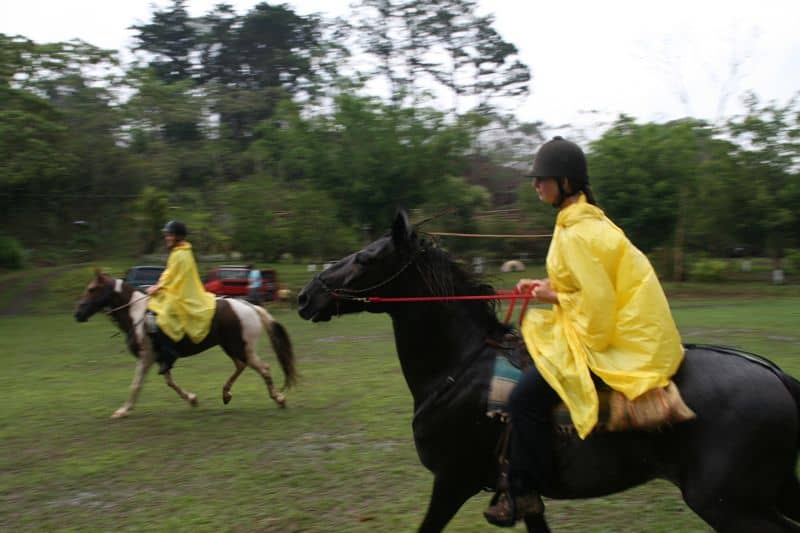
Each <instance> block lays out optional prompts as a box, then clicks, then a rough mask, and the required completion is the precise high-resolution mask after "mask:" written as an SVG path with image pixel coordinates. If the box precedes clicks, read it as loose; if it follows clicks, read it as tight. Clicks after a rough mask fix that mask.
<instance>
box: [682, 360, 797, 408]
mask: <svg viewBox="0 0 800 533" xmlns="http://www.w3.org/2000/svg"><path fill="white" fill-rule="evenodd" d="M673 379H674V381H675V383H676V384H677V385H678V387H679V388H680V391H681V394H682V395H683V398H684V400H685V401H686V403H687V404H688V405H689V406H690V407H691V408H692V409H696V412H697V413H698V416H699V415H700V414H701V413H706V414H707V416H708V415H709V414H711V413H722V412H726V411H731V410H736V409H745V408H752V409H756V410H764V411H767V410H779V411H782V412H788V413H793V414H794V415H795V416H794V417H793V418H797V416H796V415H797V405H796V402H795V401H794V396H793V393H792V391H791V390H790V389H789V387H788V386H787V381H789V380H792V381H793V378H791V377H790V376H788V375H786V374H785V373H784V372H783V371H782V370H781V369H780V368H779V367H778V366H777V365H775V364H774V363H772V362H770V361H769V360H767V359H764V358H763V357H760V356H757V355H754V354H750V353H747V352H743V351H740V350H736V349H733V348H727V347H723V346H711V345H689V346H687V350H686V358H685V360H684V362H683V364H682V365H681V367H680V369H679V370H678V372H677V373H676V374H675V376H674V378H673Z"/></svg>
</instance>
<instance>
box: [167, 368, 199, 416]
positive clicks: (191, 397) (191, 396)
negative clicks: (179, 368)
mask: <svg viewBox="0 0 800 533" xmlns="http://www.w3.org/2000/svg"><path fill="white" fill-rule="evenodd" d="M164 381H166V383H167V385H169V387H170V388H171V389H173V390H174V391H175V392H177V393H178V396H180V397H181V398H183V399H184V400H186V401H187V402H189V405H191V406H192V407H197V395H196V394H195V393H193V392H187V391H185V390H183V389H182V388H181V387H180V385H178V384H177V383H175V381H174V380H173V379H172V371H170V370H167V371H166V372H165V373H164Z"/></svg>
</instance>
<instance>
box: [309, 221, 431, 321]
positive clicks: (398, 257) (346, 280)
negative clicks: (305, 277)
mask: <svg viewBox="0 0 800 533" xmlns="http://www.w3.org/2000/svg"><path fill="white" fill-rule="evenodd" d="M424 249H425V248H424V247H423V246H422V245H421V244H420V243H419V241H418V239H417V236H416V234H415V233H414V231H413V229H412V227H411V225H410V224H409V222H408V216H407V215H406V213H405V212H404V211H399V212H398V213H397V216H396V217H395V220H394V223H393V224H392V230H391V232H389V233H387V234H386V235H384V236H383V237H380V238H379V239H377V240H375V241H373V242H371V243H370V244H368V245H367V246H366V247H364V248H363V249H362V250H359V251H358V252H355V253H353V254H350V255H348V256H347V257H344V258H343V259H340V260H339V261H338V262H337V263H336V264H334V265H332V266H330V267H328V268H326V269H325V270H324V271H322V272H320V273H319V274H317V275H316V276H315V277H314V279H312V280H311V281H310V282H309V283H308V284H307V285H306V286H305V287H304V288H303V290H302V291H300V294H299V295H298V297H297V300H298V305H299V310H298V312H299V313H300V316H301V317H302V318H304V319H306V320H309V319H310V320H312V321H314V322H319V321H327V320H330V319H331V317H332V316H333V315H340V314H346V313H357V312H359V311H364V310H368V311H374V312H382V311H385V308H382V307H381V306H379V305H376V304H369V305H368V304H366V302H365V301H364V299H365V298H366V297H369V296H385V295H398V294H402V292H401V289H402V287H403V286H404V285H403V282H404V281H405V282H406V284H407V278H406V274H407V273H408V270H409V267H410V266H411V265H412V263H413V262H414V261H415V260H416V258H417V257H418V256H419V254H420V253H422V252H423V251H424Z"/></svg>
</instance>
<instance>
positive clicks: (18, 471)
mask: <svg viewBox="0 0 800 533" xmlns="http://www.w3.org/2000/svg"><path fill="white" fill-rule="evenodd" d="M112 266H113V265H112ZM122 266H123V265H118V268H121V267H122ZM296 275H297V276H298V279H299V277H300V274H299V273H297V274H296ZM306 275H308V274H306ZM516 277H518V276H517V275H514V278H513V279H514V280H515V279H516ZM0 281H2V280H1V279H0ZM86 281H88V269H87V268H86V267H80V268H78V269H72V270H67V271H60V272H59V273H58V274H57V275H54V276H53V277H52V278H51V279H49V284H48V289H47V290H46V291H44V292H43V293H42V294H41V295H40V297H39V298H38V299H37V300H36V301H35V302H34V305H33V309H34V310H37V311H40V312H39V313H37V314H26V315H22V316H15V317H2V318H0V364H2V367H3V371H2V372H0V390H3V396H4V400H3V402H2V403H0V530H8V531H11V530H24V531H42V530H59V531H71V530H75V531H78V530H89V531H109V530H123V531H141V530H147V531H187V532H188V531H221V530H222V531H281V532H286V531H289V532H291V531H312V532H317V531H348V532H349V531H355V532H360V531H414V530H415V529H416V527H417V526H418V524H419V522H420V520H421V519H422V516H423V514H424V512H425V509H426V506H427V502H428V497H429V493H430V487H431V482H432V477H431V475H430V473H429V472H428V471H427V470H425V468H424V467H422V466H421V465H420V464H419V461H418V459H417V456H416V452H415V450H414V444H413V440H412V435H411V409H412V405H411V397H410V395H409V393H408V391H407V388H406V386H405V382H404V380H403V377H402V375H401V373H400V368H399V364H398V360H397V357H396V354H395V349H394V341H393V337H392V333H391V327H390V322H389V319H388V317H386V316H384V315H371V314H361V315H357V316H348V317H344V318H342V319H338V320H334V321H332V322H330V323H325V324H311V323H307V322H304V321H301V320H300V319H299V318H298V317H297V316H296V314H295V312H294V310H292V309H290V308H288V307H284V306H278V305H271V307H270V309H271V310H272V311H273V313H274V314H275V316H276V318H277V319H278V320H279V321H280V322H281V323H282V324H284V326H286V328H287V330H288V331H289V334H290V336H291V338H292V341H293V343H294V348H295V353H296V354H297V358H298V368H299V371H300V373H301V381H300V383H299V385H298V386H297V387H296V388H295V389H293V390H291V391H289V393H288V402H289V407H288V408H287V409H285V410H281V409H278V408H277V407H276V406H275V405H274V403H273V402H272V401H271V400H270V399H269V397H268V396H267V393H266V389H265V387H264V384H263V382H262V381H261V379H260V378H259V377H258V376H257V375H256V374H255V373H254V372H252V371H250V370H248V371H246V372H245V373H244V374H243V375H242V376H241V377H240V379H239V381H238V382H237V384H236V385H235V386H234V388H233V394H234V398H233V401H232V402H231V403H230V404H229V405H227V406H225V405H223V404H222V401H221V388H222V384H223V383H224V381H225V380H226V379H227V377H228V376H229V375H230V374H231V372H232V371H233V365H232V364H231V363H230V361H229V360H228V359H227V357H226V356H224V355H223V354H222V352H221V351H220V350H218V349H213V350H211V351H209V352H207V353H206V354H203V355H200V356H197V357H194V358H191V359H188V360H182V361H180V362H179V363H178V365H177V367H176V370H175V372H174V375H175V379H176V380H177V381H178V383H180V384H181V385H182V386H183V387H185V388H187V389H189V390H191V391H192V392H195V393H197V395H198V397H199V399H200V406H199V407H197V408H194V409H193V408H190V407H189V406H188V405H187V404H186V403H185V402H183V401H182V400H180V399H179V398H178V396H177V395H176V394H175V393H174V392H173V391H172V390H171V389H168V388H167V387H166V386H165V385H164V384H163V381H162V380H161V378H160V377H159V376H157V375H156V374H155V372H153V373H152V374H151V375H150V376H149V379H148V381H147V382H146V383H145V386H144V388H143V391H142V394H141V395H140V398H139V403H138V405H137V408H136V409H135V410H134V412H133V414H132V415H131V417H129V418H127V419H124V420H111V419H110V418H109V416H110V415H111V413H112V412H113V411H114V410H115V409H116V408H117V407H119V406H120V405H121V404H122V402H123V401H124V399H125V397H126V396H127V389H128V385H129V383H130V380H131V378H132V370H133V364H134V360H133V358H132V357H131V356H130V355H129V354H127V353H126V352H124V350H123V340H122V338H121V337H119V336H116V337H112V336H111V335H112V333H114V329H113V328H112V326H111V324H110V323H109V321H108V320H107V319H106V318H105V317H103V316H95V317H93V318H92V320H91V321H90V322H88V323H86V324H78V323H76V322H74V320H73V319H72V317H71V315H70V310H71V302H72V301H74V299H75V298H76V297H77V296H78V294H79V293H80V290H81V289H82V287H83V285H84V284H85V283H86ZM500 281H501V282H500V283H498V284H497V286H498V287H504V288H506V287H510V286H513V283H512V278H509V279H508V280H506V279H505V278H501V280H500ZM690 289H691V287H689V286H681V287H678V288H677V289H676V290H675V291H674V292H675V294H677V296H675V298H674V299H673V304H674V307H675V316H676V320H677V322H678V324H679V327H680V329H681V331H682V332H683V335H684V340H686V341H687V342H719V343H725V344H734V345H738V346H740V347H742V348H745V349H749V350H752V351H756V352H759V353H762V354H764V355H767V356H769V357H770V358H772V359H774V360H775V361H776V362H777V363H778V364H780V365H781V366H783V367H784V369H786V370H787V371H789V372H790V373H792V374H793V375H795V376H800V295H797V294H796V293H794V292H792V291H791V290H790V291H789V292H788V293H783V294H789V296H779V294H781V293H778V292H775V293H771V292H770V291H771V289H768V290H767V291H766V295H765V296H761V297H756V296H757V293H755V291H754V290H753V291H751V289H749V288H746V287H745V288H743V289H742V290H740V291H738V292H737V291H734V292H735V293H736V294H734V295H731V294H730V293H729V292H730V291H729V290H728V289H729V287H725V286H723V287H722V288H720V290H719V292H718V293H715V292H714V287H713V286H695V287H694V289H695V290H690ZM745 289H746V290H745ZM668 290H669V289H668ZM686 293H688V294H689V295H690V296H686V295H685V294H686ZM699 294H702V295H703V297H702V298H700V297H698V296H697V295H699ZM741 294H745V296H741ZM261 355H262V357H263V358H264V359H265V360H267V361H268V362H269V363H270V365H271V367H272V369H273V374H274V375H275V376H276V378H277V381H278V383H280V382H281V379H282V375H281V372H280V370H279V367H278V364H277V361H276V360H275V358H274V355H273V354H272V352H271V349H269V347H268V343H267V342H266V341H262V345H261ZM488 498H489V495H480V496H478V497H476V498H473V499H472V500H470V501H469V502H468V503H467V504H466V505H465V506H464V507H463V508H462V509H461V511H460V512H459V513H458V515H457V516H456V518H455V519H454V520H453V522H451V524H450V526H449V528H448V530H447V531H453V532H477V531H487V530H488V526H487V525H486V524H485V522H484V521H483V518H482V516H481V511H482V509H483V507H484V506H485V504H486V502H487V501H488ZM546 503H547V506H548V516H549V520H550V524H551V527H553V529H555V530H557V531H558V530H560V531H648V532H650V531H664V532H666V531H677V530H681V531H708V528H707V527H706V526H705V525H704V524H703V522H701V521H700V520H699V519H698V518H697V517H696V516H694V515H693V514H692V512H691V511H689V510H688V509H687V508H686V506H685V505H684V504H683V502H682V500H681V499H680V495H679V493H678V490H677V489H676V488H674V487H673V486H671V485H669V484H668V483H665V482H653V483H649V484H647V485H645V486H643V487H640V488H637V489H634V490H630V491H626V492H624V493H622V494H617V495H614V496H610V497H607V498H597V499H591V500H585V501H565V502H562V501H547V502H546ZM521 529H522V528H521V527H519V526H518V528H517V530H521Z"/></svg>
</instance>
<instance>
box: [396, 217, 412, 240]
mask: <svg viewBox="0 0 800 533" xmlns="http://www.w3.org/2000/svg"><path fill="white" fill-rule="evenodd" d="M412 232H413V228H412V227H411V223H409V221H408V214H407V213H406V211H405V209H398V210H397V214H396V215H395V217H394V222H393V223H392V240H393V241H394V243H395V244H407V243H408V241H410V240H411V234H412Z"/></svg>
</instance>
